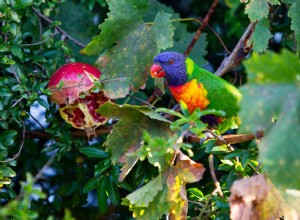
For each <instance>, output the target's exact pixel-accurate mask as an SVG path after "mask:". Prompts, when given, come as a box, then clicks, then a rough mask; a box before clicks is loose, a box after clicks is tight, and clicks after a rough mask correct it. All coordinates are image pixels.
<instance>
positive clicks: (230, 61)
mask: <svg viewBox="0 0 300 220" xmlns="http://www.w3.org/2000/svg"><path fill="white" fill-rule="evenodd" d="M255 25H256V22H254V23H253V22H252V23H250V24H249V25H248V27H247V29H246V30H245V32H244V34H243V36H242V37H241V39H240V40H239V42H238V43H237V44H236V46H235V48H234V49H233V51H232V53H231V54H230V55H229V56H228V57H226V58H225V59H224V60H223V61H222V63H221V65H220V67H219V68H218V69H217V71H216V72H215V74H216V75H217V76H223V75H224V74H225V73H226V72H227V71H228V70H230V69H231V68H232V67H233V66H235V65H236V63H235V62H234V61H235V60H236V57H237V55H238V53H239V51H240V49H241V48H243V45H244V43H245V42H246V40H247V39H248V38H249V36H251V33H252V32H253V30H254V27H255Z"/></svg>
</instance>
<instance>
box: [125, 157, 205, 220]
mask: <svg viewBox="0 0 300 220" xmlns="http://www.w3.org/2000/svg"><path fill="white" fill-rule="evenodd" d="M204 171H205V169H204V167H203V165H202V164H200V163H196V162H194V161H192V160H191V159H190V158H189V157H187V156H186V155H184V154H183V153H181V152H178V153H177V157H176V162H175V165H173V166H170V167H169V169H167V170H165V171H164V172H163V173H161V174H159V176H157V177H156V178H155V179H154V180H152V181H150V182H149V183H147V184H146V185H145V186H143V187H141V188H140V189H138V190H137V191H135V192H133V193H131V194H129V195H128V196H127V197H126V198H125V199H124V200H123V202H122V204H123V205H127V206H129V209H130V210H132V211H133V216H134V217H135V218H137V219H160V218H161V216H162V215H163V214H169V216H170V218H171V219H185V218H186V217H187V210H188V206H187V205H188V201H187V197H186V189H185V185H186V183H192V182H196V181H199V180H200V179H201V178H202V175H203V172H204Z"/></svg>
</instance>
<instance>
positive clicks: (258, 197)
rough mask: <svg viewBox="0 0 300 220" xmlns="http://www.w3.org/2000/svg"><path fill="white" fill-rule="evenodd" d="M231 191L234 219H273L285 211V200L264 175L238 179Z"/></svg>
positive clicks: (231, 207) (231, 212) (231, 209)
mask: <svg viewBox="0 0 300 220" xmlns="http://www.w3.org/2000/svg"><path fill="white" fill-rule="evenodd" d="M230 191H231V195H230V197H229V203H230V218H231V219H232V220H241V219H242V220H258V219H264V220H273V219H277V218H279V217H280V216H281V215H282V214H283V213H284V208H285V204H284V200H283V199H282V198H281V196H280V194H279V193H278V191H277V190H276V189H275V187H273V185H272V184H271V183H269V182H267V181H266V180H265V178H264V176H263V175H258V176H252V177H250V178H248V179H241V180H237V181H235V182H234V183H233V185H232V187H231V190H230Z"/></svg>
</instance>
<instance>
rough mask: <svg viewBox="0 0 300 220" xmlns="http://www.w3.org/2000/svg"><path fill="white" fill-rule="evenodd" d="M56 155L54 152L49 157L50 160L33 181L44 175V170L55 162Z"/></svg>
mask: <svg viewBox="0 0 300 220" xmlns="http://www.w3.org/2000/svg"><path fill="white" fill-rule="evenodd" d="M55 157H56V154H53V155H52V156H51V157H50V158H49V160H48V161H47V162H46V163H45V164H44V166H43V167H42V169H40V171H39V172H38V173H37V174H36V175H35V176H34V178H33V182H36V181H38V180H39V179H40V178H41V177H42V175H43V173H44V171H45V170H46V169H47V168H48V167H49V166H50V165H51V164H52V163H53V161H54V159H55Z"/></svg>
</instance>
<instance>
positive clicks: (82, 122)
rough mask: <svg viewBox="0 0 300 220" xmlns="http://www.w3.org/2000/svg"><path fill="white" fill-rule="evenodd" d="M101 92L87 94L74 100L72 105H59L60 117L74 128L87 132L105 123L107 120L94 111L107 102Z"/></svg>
mask: <svg viewBox="0 0 300 220" xmlns="http://www.w3.org/2000/svg"><path fill="white" fill-rule="evenodd" d="M109 101H110V99H108V98H106V97H105V96H104V94H103V92H101V91H100V92H98V93H92V92H91V93H88V94H87V95H86V97H84V98H79V99H77V100H75V102H74V103H73V104H61V105H60V106H59V113H60V115H61V117H62V118H63V119H64V120H65V121H66V122H67V123H69V124H71V125H72V126H73V127H74V128H78V129H84V130H88V128H92V127H98V126H100V125H102V124H105V123H106V122H107V120H108V119H107V118H106V117H104V116H102V115H100V114H99V113H97V112H96V110H97V109H98V108H99V107H100V106H102V105H103V104H104V103H106V102H109Z"/></svg>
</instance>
